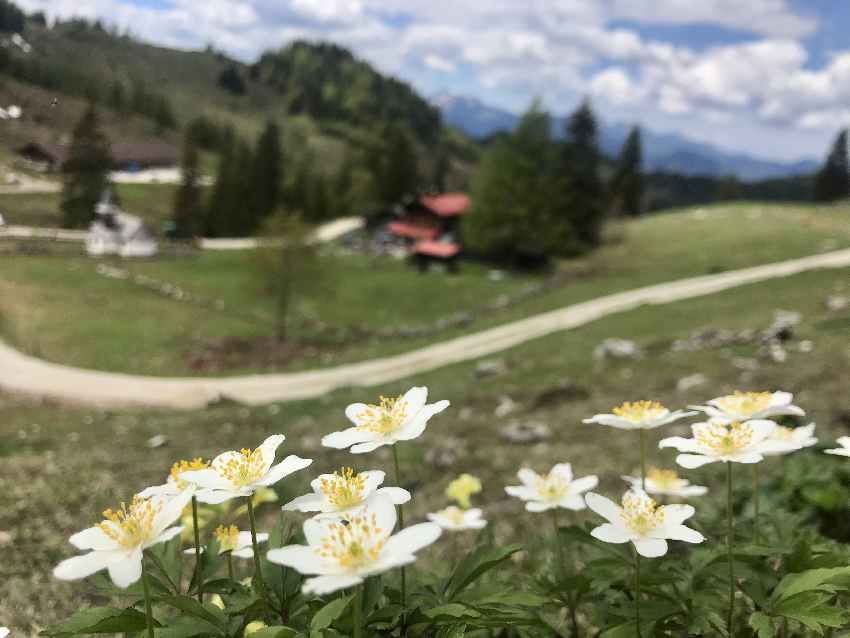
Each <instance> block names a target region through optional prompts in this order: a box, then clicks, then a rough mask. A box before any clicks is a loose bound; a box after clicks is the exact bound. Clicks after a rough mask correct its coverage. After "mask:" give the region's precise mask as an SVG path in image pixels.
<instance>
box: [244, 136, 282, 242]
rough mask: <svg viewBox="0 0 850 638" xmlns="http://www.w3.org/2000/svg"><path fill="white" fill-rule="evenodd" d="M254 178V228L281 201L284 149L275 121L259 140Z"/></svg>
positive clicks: (254, 165) (255, 156) (254, 164)
mask: <svg viewBox="0 0 850 638" xmlns="http://www.w3.org/2000/svg"><path fill="white" fill-rule="evenodd" d="M252 172H253V179H252V186H253V187H252V206H253V211H252V212H253V215H254V228H253V229H252V230H254V229H256V228H258V227H259V226H260V224H261V223H262V221H263V220H264V219H266V218H267V217H268V216H269V215H271V214H272V213H273V212H274V211H275V210H276V209H277V208H278V206H280V203H281V201H280V200H281V193H280V185H281V180H282V179H283V151H282V150H281V146H280V128H279V127H278V125H277V124H275V123H274V122H269V123H268V124H266V128H265V130H264V131H263V133H262V135H260V139H259V140H257V149H256V151H255V153H254V162H253V171H252Z"/></svg>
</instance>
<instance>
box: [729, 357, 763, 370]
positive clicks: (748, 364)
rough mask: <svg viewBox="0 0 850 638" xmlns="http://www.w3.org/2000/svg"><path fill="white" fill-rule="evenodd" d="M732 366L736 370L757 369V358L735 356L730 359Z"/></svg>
mask: <svg viewBox="0 0 850 638" xmlns="http://www.w3.org/2000/svg"><path fill="white" fill-rule="evenodd" d="M732 367H734V368H737V369H738V370H749V371H750V372H752V371H754V370H758V369H759V362H758V359H753V358H752V357H735V358H734V359H732Z"/></svg>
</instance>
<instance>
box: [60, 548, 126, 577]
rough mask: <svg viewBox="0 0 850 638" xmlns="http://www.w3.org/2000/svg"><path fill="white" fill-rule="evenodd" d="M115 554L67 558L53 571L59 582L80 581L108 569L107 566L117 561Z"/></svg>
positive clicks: (91, 553)
mask: <svg viewBox="0 0 850 638" xmlns="http://www.w3.org/2000/svg"><path fill="white" fill-rule="evenodd" d="M117 556H118V554H116V553H115V552H89V553H88V554H82V555H81V556H74V557H73V558H67V559H65V560H63V561H62V562H61V563H59V564H58V565H57V566H56V568H55V569H54V570H53V576H54V577H56V578H58V579H59V580H80V579H81V578H87V577H89V576H91V575H92V574H94V573H96V572H99V571H100V570H101V569H106V567H107V565H109V563H110V562H111V561H113V560H115V559H116V557H117Z"/></svg>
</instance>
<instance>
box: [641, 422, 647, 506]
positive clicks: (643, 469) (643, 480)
mask: <svg viewBox="0 0 850 638" xmlns="http://www.w3.org/2000/svg"><path fill="white" fill-rule="evenodd" d="M640 489H642V490H643V491H644V492H646V430H644V429H643V428H641V429H640Z"/></svg>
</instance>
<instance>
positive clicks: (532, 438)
mask: <svg viewBox="0 0 850 638" xmlns="http://www.w3.org/2000/svg"><path fill="white" fill-rule="evenodd" d="M499 433H500V434H501V436H502V438H503V439H505V440H506V441H508V442H509V443H538V442H540V441H545V440H547V439H548V438H549V437H550V436H551V435H552V433H551V431H550V430H549V427H548V426H547V425H545V424H543V423H540V422H539V421H524V422H520V421H511V422H510V423H509V424H508V425H506V426H505V427H503V428H502V429H501V430H499Z"/></svg>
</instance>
